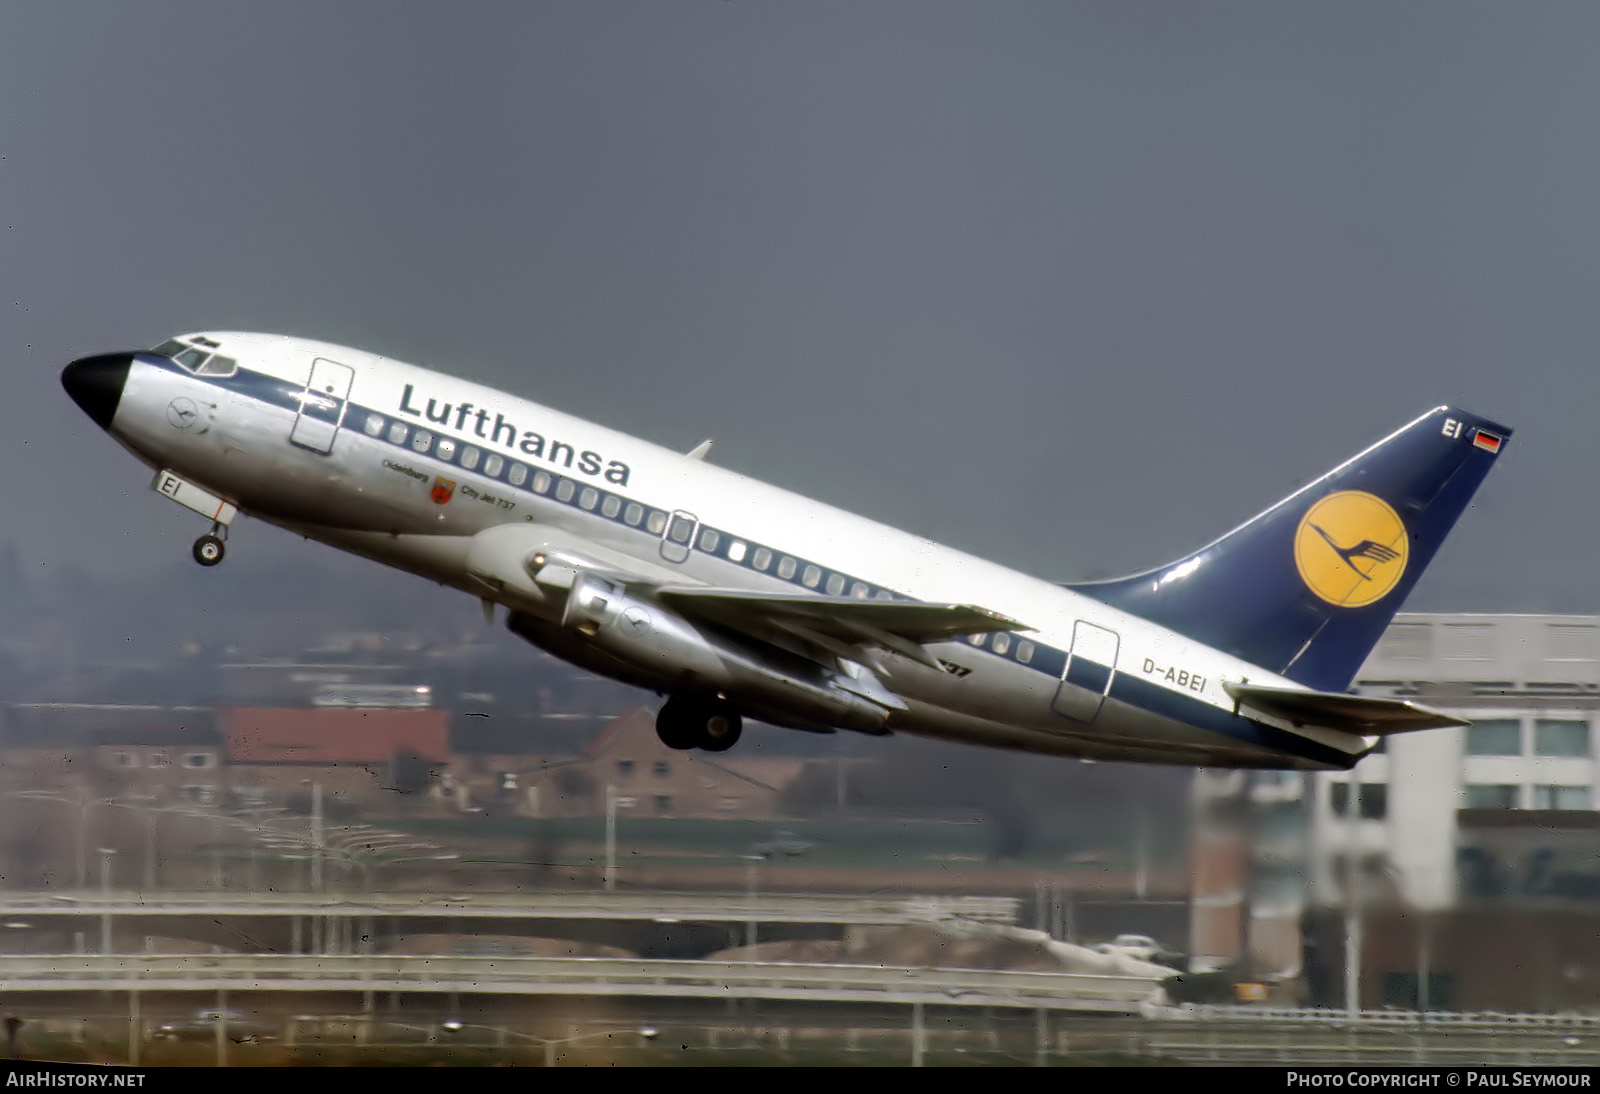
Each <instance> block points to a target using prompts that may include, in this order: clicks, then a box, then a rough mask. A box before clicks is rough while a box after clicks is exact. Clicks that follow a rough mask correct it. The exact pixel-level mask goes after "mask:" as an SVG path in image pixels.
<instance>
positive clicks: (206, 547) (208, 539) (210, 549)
mask: <svg viewBox="0 0 1600 1094" xmlns="http://www.w3.org/2000/svg"><path fill="white" fill-rule="evenodd" d="M226 553H227V548H225V547H223V545H222V540H221V539H220V538H218V537H217V536H213V535H204V536H201V537H200V538H199V539H197V540H195V541H194V560H195V561H196V562H198V563H199V564H200V565H202V566H215V565H216V564H217V563H219V562H221V561H222V556H223V555H225V554H226Z"/></svg>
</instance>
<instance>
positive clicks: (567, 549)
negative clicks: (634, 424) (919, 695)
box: [467, 525, 1032, 671]
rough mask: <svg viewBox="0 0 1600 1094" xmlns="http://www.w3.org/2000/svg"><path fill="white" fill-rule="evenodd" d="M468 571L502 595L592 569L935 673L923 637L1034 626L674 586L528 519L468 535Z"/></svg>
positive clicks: (689, 612)
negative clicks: (910, 662)
mask: <svg viewBox="0 0 1600 1094" xmlns="http://www.w3.org/2000/svg"><path fill="white" fill-rule="evenodd" d="M467 569H468V572H469V573H470V574H472V575H473V576H474V577H475V578H477V579H478V580H479V582H480V583H481V584H482V585H483V587H484V590H485V592H486V593H489V594H490V595H492V596H496V597H500V598H506V597H507V596H508V594H509V593H512V592H514V591H515V590H516V589H518V588H523V587H526V586H527V585H528V583H529V582H530V581H531V582H536V583H538V584H539V585H541V586H544V587H545V588H571V587H572V586H573V584H574V582H576V581H578V580H580V579H581V576H582V575H583V574H586V573H587V574H594V575H595V576H598V577H601V578H604V579H606V580H609V581H613V582H616V583H618V584H620V585H622V586H624V587H627V588H631V589H633V590H634V591H635V592H636V593H638V594H640V595H643V596H646V597H649V598H651V599H653V600H656V601H658V602H659V603H661V604H662V605H663V606H665V607H670V608H672V609H673V610H674V611H677V612H680V613H681V614H683V615H684V616H686V617H690V618H698V619H702V620H704V621H706V622H709V623H715V624H717V625H720V626H723V627H726V628H728V629H730V630H735V631H739V632H741V633H744V634H748V635H751V636H753V637H758V638H771V637H772V636H773V634H774V633H775V632H781V633H782V634H786V635H788V636H790V637H792V638H796V639H800V640H801V641H803V642H806V643H808V644H809V645H811V646H813V647H818V648H821V649H824V650H827V651H829V652H830V653H833V654H835V655H837V656H840V657H844V658H846V659H848V660H852V661H862V662H864V663H867V664H872V663H873V659H872V658H871V657H870V655H869V654H867V653H866V651H867V650H871V649H882V650H890V651H893V652H895V653H899V654H901V655H903V656H905V657H909V658H911V659H913V660H916V661H918V662H920V663H922V664H925V665H927V666H929V667H930V668H934V669H939V670H941V671H942V666H940V664H939V662H938V661H937V660H935V659H934V657H933V656H932V655H931V654H929V653H928V651H927V650H926V649H924V648H923V646H924V644H925V643H929V642H943V641H948V640H950V639H952V638H960V637H963V636H966V635H971V634H985V633H989V632H991V631H1014V630H1031V629H1032V628H1031V627H1027V626H1025V625H1024V624H1022V623H1019V622H1018V621H1017V620H1015V619H1008V618H1007V617H1005V616H1003V615H1000V614H999V613H997V612H992V611H989V610H987V609H985V608H979V607H974V606H972V605H967V604H924V603H918V602H913V601H903V600H861V599H858V598H855V597H847V596H819V595H815V594H791V593H783V592H752V591H749V590H745V589H724V588H713V587H710V586H697V585H682V584H677V583H675V582H674V581H673V580H672V576H669V574H668V568H667V567H665V566H664V565H656V564H653V563H652V562H649V561H646V560H642V559H637V558H633V557H630V556H627V555H625V554H622V553H621V552H618V551H616V550H614V549H610V548H606V547H602V546H601V545H599V544H596V543H593V542H591V541H589V540H587V539H585V538H583V537H581V536H576V535H573V534H572V533H569V532H564V531H561V530H558V529H552V528H543V527H538V526H534V525H503V526H500V527H497V528H491V529H488V530H486V531H485V532H482V533H479V535H478V536H476V537H474V541H473V547H472V548H471V550H470V552H469V556H468V564H467ZM674 576H675V575H674ZM679 580H681V578H680V579H679ZM875 667H878V666H875Z"/></svg>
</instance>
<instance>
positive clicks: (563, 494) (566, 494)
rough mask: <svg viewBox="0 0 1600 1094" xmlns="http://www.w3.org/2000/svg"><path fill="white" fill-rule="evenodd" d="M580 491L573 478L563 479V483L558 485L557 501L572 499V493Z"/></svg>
mask: <svg viewBox="0 0 1600 1094" xmlns="http://www.w3.org/2000/svg"><path fill="white" fill-rule="evenodd" d="M577 492H578V488H577V486H575V485H574V484H573V482H572V480H571V479H562V480H561V485H560V486H557V487H556V500H557V501H571V500H572V495H573V494H575V493H577Z"/></svg>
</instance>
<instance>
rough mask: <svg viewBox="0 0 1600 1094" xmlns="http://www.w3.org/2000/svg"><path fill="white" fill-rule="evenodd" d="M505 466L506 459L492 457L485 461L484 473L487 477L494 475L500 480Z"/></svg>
mask: <svg viewBox="0 0 1600 1094" xmlns="http://www.w3.org/2000/svg"><path fill="white" fill-rule="evenodd" d="M505 465H506V461H505V457H503V456H490V457H489V458H488V459H486V460H484V461H483V473H484V474H485V475H492V476H494V477H495V478H497V479H498V478H499V477H500V469H501V468H502V467H504V466H505Z"/></svg>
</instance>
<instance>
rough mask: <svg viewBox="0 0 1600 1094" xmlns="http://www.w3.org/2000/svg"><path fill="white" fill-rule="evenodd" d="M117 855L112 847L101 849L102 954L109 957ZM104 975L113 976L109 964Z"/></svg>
mask: <svg viewBox="0 0 1600 1094" xmlns="http://www.w3.org/2000/svg"><path fill="white" fill-rule="evenodd" d="M116 853H117V852H116V850H115V849H114V848H111V847H102V848H100V952H101V954H103V955H107V956H109V955H110V953H111V856H112V855H114V854H116ZM104 975H105V976H110V975H111V966H110V963H109V962H107V964H106V971H105V973H104Z"/></svg>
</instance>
